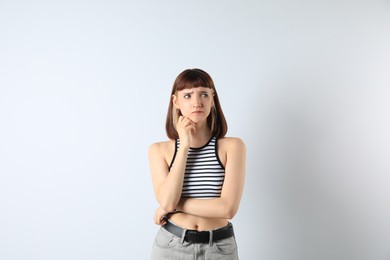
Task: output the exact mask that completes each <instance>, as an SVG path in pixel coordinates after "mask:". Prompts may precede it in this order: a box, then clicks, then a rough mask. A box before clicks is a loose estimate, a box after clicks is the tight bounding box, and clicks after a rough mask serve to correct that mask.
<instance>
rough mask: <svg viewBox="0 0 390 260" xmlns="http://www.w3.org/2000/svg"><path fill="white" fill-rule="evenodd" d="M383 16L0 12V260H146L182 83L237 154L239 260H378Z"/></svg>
mask: <svg viewBox="0 0 390 260" xmlns="http://www.w3.org/2000/svg"><path fill="white" fill-rule="evenodd" d="M389 46H390V5H389V2H388V1H368V0H367V1H343V0H342V1H325V0H323V1H287V0H282V1H87V0H81V1H80V0H78V1H0V125H1V127H0V259H1V260H16V259H18V260H19V259H20V260H21V259H23V260H35V259H39V260H52V259H56V260H62V259H64V260H65V259H66V260H68V259H72V260H89V259H91V260H98V259H104V260H108V259H110V260H111V259H115V260H116V259H118V260H121V259H123V260H124V259H148V256H149V253H150V249H151V245H152V243H153V239H154V235H155V233H156V231H157V228H158V227H157V226H155V225H154V224H152V216H153V212H154V209H155V207H156V206H157V204H156V202H155V200H154V197H153V191H152V185H151V180H150V175H149V168H148V161H147V149H148V146H149V145H150V144H151V143H152V142H155V141H159V140H164V139H166V136H165V132H164V120H165V113H166V109H167V104H168V99H169V91H170V88H171V86H172V83H173V80H174V78H175V77H176V75H177V74H178V73H179V72H181V71H182V70H183V69H186V68H192V67H199V68H202V69H204V70H206V71H208V72H209V73H210V74H211V75H212V76H213V78H214V80H215V83H216V86H217V90H218V92H219V95H220V98H221V103H222V106H223V108H224V111H225V114H226V117H227V119H228V123H229V126H230V129H229V135H230V136H240V137H241V138H242V139H243V140H244V141H245V142H246V144H247V153H248V156H247V157H248V163H247V179H246V187H245V192H244V195H243V199H242V204H241V208H240V211H239V213H238V214H237V216H236V217H235V219H233V223H234V225H235V227H236V233H237V240H238V245H239V251H240V255H241V258H242V259H249V260H251V259H254V260H257V259H267V260H286V259H288V260H385V259H389V257H390V249H389V248H390V242H389V241H390V221H389V219H390V209H389V205H390V191H389V188H388V187H389V183H390V177H389V174H390V164H389V160H388V158H389V156H390V137H389V132H390V119H389V111H390V102H389V98H390V91H389V86H390V73H389V68H390V49H389Z"/></svg>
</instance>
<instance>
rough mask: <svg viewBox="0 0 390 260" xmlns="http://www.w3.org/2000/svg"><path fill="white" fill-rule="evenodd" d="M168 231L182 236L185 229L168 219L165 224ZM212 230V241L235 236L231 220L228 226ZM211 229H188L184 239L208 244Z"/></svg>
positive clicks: (164, 226)
mask: <svg viewBox="0 0 390 260" xmlns="http://www.w3.org/2000/svg"><path fill="white" fill-rule="evenodd" d="M163 228H165V229H166V230H167V231H168V232H170V233H172V234H174V235H175V236H177V237H182V236H183V232H184V229H182V228H181V227H178V226H176V225H175V224H173V223H171V222H169V221H167V223H166V224H165V225H163ZM211 232H212V241H213V242H214V241H218V240H221V239H225V238H229V237H232V236H234V231H233V225H232V224H231V223H230V222H229V224H228V225H227V226H226V227H223V228H219V229H216V230H213V231H211ZM210 235H211V234H210V231H197V230H190V229H188V230H186V231H185V235H184V241H187V242H189V243H202V244H207V243H209V242H210Z"/></svg>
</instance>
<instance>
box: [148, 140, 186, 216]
mask: <svg viewBox="0 0 390 260" xmlns="http://www.w3.org/2000/svg"><path fill="white" fill-rule="evenodd" d="M161 146H162V144H161V143H156V144H152V145H151V146H150V148H149V164H150V171H151V174H152V182H153V187H154V194H155V196H156V199H157V201H158V203H159V204H160V207H161V208H162V209H164V210H165V211H166V212H171V211H173V210H174V209H175V207H176V205H177V204H178V203H179V200H180V196H181V192H182V187H183V179H184V170H185V165H186V162H187V153H188V149H189V148H185V147H180V148H179V149H178V151H177V154H176V158H175V163H174V164H173V166H172V168H171V170H170V171H169V169H168V165H167V162H166V160H165V158H164V148H163V147H161Z"/></svg>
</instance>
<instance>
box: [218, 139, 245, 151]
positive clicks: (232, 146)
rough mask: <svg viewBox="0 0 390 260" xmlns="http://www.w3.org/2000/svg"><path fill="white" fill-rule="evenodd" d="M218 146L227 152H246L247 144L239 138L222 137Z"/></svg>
mask: <svg viewBox="0 0 390 260" xmlns="http://www.w3.org/2000/svg"><path fill="white" fill-rule="evenodd" d="M218 146H219V147H220V148H221V149H223V150H225V151H232V150H243V149H244V150H245V143H244V141H243V140H242V139H241V138H239V137H222V138H219V139H218Z"/></svg>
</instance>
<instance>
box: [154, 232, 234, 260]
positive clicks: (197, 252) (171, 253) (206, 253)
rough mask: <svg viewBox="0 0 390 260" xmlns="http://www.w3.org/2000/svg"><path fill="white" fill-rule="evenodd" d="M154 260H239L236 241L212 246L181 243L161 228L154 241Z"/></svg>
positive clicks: (215, 242)
mask: <svg viewBox="0 0 390 260" xmlns="http://www.w3.org/2000/svg"><path fill="white" fill-rule="evenodd" d="M151 259H152V260H165V259H167V260H175V259H177V260H196V259H202V260H218V259H223V260H237V259H238V251H237V244H236V239H235V238H234V236H233V237H229V238H226V239H222V240H218V241H214V242H212V243H210V244H198V243H188V242H186V241H183V242H181V239H180V237H177V236H175V235H173V234H171V233H170V232H168V231H167V230H165V229H164V228H162V227H161V228H160V230H159V231H158V233H157V236H156V239H155V240H154V244H153V249H152V258H151Z"/></svg>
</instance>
